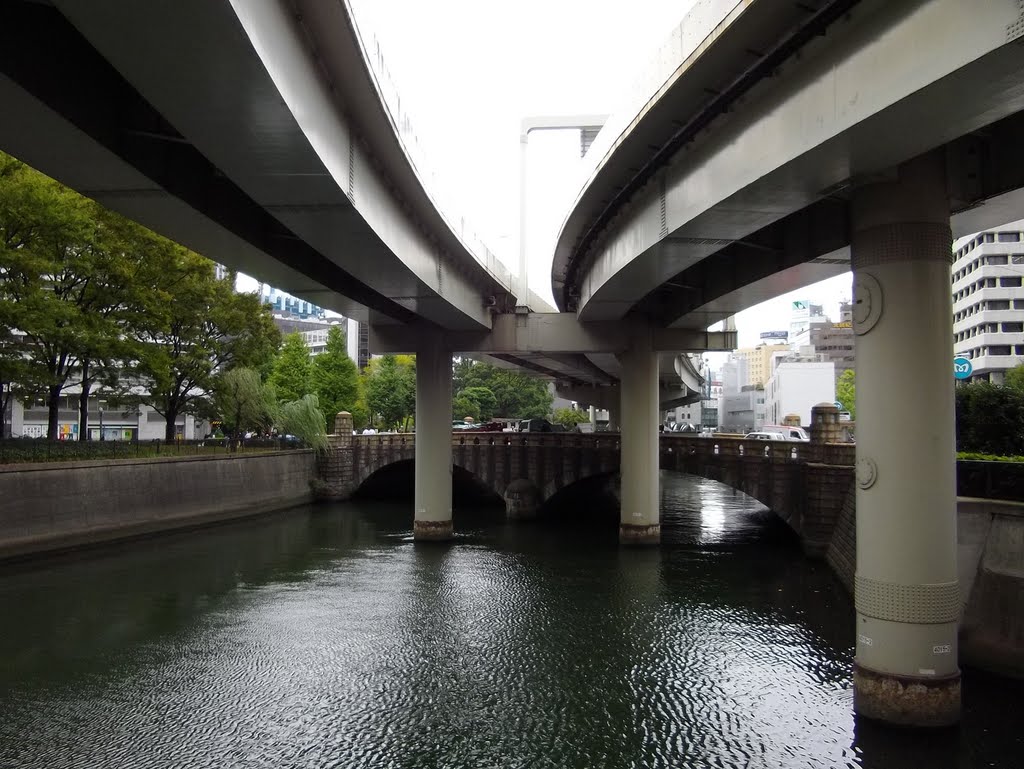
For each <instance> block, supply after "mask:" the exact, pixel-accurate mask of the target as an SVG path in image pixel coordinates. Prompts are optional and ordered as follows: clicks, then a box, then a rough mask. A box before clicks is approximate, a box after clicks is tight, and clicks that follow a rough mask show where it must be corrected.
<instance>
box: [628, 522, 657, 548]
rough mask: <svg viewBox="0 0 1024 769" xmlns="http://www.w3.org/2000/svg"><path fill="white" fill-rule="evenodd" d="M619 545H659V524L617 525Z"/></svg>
mask: <svg viewBox="0 0 1024 769" xmlns="http://www.w3.org/2000/svg"><path fill="white" fill-rule="evenodd" d="M619 544H621V545H658V544H661V524H660V523H653V524H650V525H638V524H635V523H620V524H619Z"/></svg>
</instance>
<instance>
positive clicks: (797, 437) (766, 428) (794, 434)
mask: <svg viewBox="0 0 1024 769" xmlns="http://www.w3.org/2000/svg"><path fill="white" fill-rule="evenodd" d="M761 432H766V433H782V435H783V437H784V438H785V439H786V440H787V441H803V442H804V443H807V442H808V441H810V440H811V436H810V435H808V434H807V431H806V430H805V429H804V428H802V427H796V426H794V425H763V426H762V427H761Z"/></svg>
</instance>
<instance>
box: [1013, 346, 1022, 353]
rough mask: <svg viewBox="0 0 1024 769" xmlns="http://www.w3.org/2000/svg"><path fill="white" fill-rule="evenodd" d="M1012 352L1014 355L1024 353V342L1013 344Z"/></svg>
mask: <svg viewBox="0 0 1024 769" xmlns="http://www.w3.org/2000/svg"><path fill="white" fill-rule="evenodd" d="M1013 352H1014V353H1015V354H1016V355H1024V344H1018V345H1016V346H1014V348H1013Z"/></svg>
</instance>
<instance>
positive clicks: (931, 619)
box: [854, 575, 960, 624]
mask: <svg viewBox="0 0 1024 769" xmlns="http://www.w3.org/2000/svg"><path fill="white" fill-rule="evenodd" d="M854 604H855V605H856V607H857V611H858V612H860V613H861V614H864V615H866V616H868V617H874V618H875V619H882V620H889V621H891V622H916V623H920V624H940V623H945V622H956V621H957V620H958V619H959V618H960V583H959V582H938V583H934V584H929V585H898V584H895V583H893V582H882V581H880V580H876V579H868V578H867V577H861V576H859V575H858V576H857V577H856V579H855V580H854Z"/></svg>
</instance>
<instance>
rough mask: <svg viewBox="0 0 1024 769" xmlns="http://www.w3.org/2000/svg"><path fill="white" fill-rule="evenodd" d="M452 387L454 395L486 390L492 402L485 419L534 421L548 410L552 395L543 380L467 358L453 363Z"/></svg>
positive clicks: (546, 413)
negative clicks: (489, 411) (487, 416)
mask: <svg viewBox="0 0 1024 769" xmlns="http://www.w3.org/2000/svg"><path fill="white" fill-rule="evenodd" d="M452 386H453V390H454V392H455V394H456V396H457V395H458V394H459V393H462V392H465V391H467V390H469V389H470V388H478V387H479V388H485V389H487V390H489V391H490V392H491V394H492V395H493V396H494V401H495V403H494V411H493V412H492V413H491V414H490V415H489V417H507V418H512V419H538V418H541V417H546V416H547V415H548V414H549V413H550V411H551V402H552V400H553V396H552V395H551V392H550V391H549V389H548V383H547V382H546V381H544V380H542V379H536V378H534V377H529V376H526V375H524V374H520V373H518V372H515V371H508V370H506V369H499V368H497V367H495V366H491V365H489V364H487V363H480V362H478V361H474V360H472V359H470V358H461V359H459V360H458V361H456V362H455V365H454V366H453V368H452Z"/></svg>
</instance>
